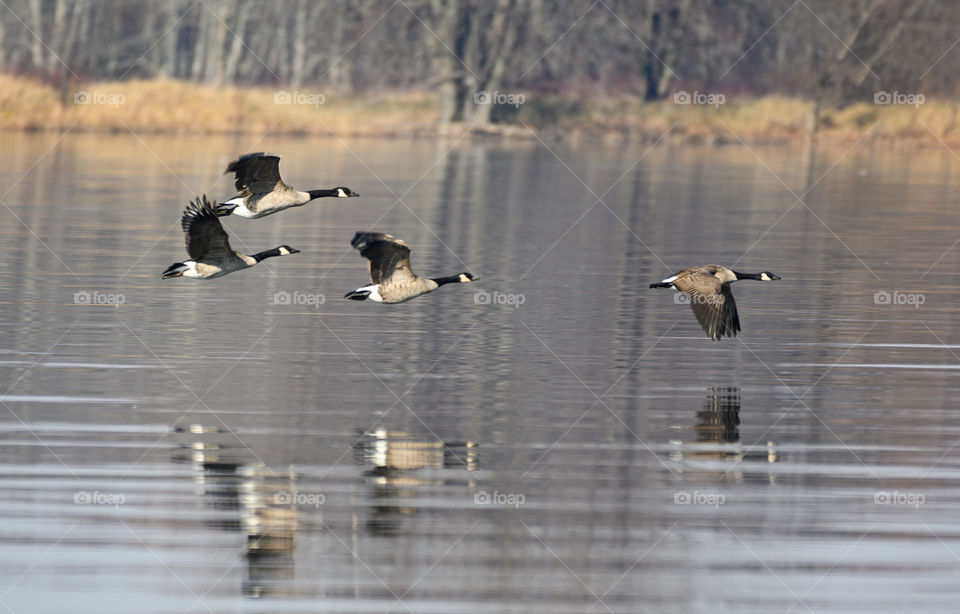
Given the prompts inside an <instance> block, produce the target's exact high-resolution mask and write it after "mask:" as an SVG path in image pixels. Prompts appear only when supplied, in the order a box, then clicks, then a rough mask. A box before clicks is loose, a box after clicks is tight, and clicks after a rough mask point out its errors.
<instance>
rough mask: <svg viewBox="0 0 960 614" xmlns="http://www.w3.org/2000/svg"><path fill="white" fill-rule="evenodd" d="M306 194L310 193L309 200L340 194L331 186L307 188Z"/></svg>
mask: <svg viewBox="0 0 960 614" xmlns="http://www.w3.org/2000/svg"><path fill="white" fill-rule="evenodd" d="M307 194H309V195H310V200H313V199H314V198H326V197H336V196H339V195H340V194H339V192H337V189H336V188H331V189H329V190H307Z"/></svg>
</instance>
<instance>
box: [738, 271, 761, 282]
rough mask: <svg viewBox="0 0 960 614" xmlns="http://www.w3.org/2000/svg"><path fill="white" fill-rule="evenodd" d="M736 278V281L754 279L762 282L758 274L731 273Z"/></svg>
mask: <svg viewBox="0 0 960 614" xmlns="http://www.w3.org/2000/svg"><path fill="white" fill-rule="evenodd" d="M733 274H734V275H736V276H737V279H755V280H757V281H763V277H761V276H760V273H738V272H736V271H734V272H733Z"/></svg>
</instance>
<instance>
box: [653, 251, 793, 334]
mask: <svg viewBox="0 0 960 614" xmlns="http://www.w3.org/2000/svg"><path fill="white" fill-rule="evenodd" d="M739 279H755V280H757V281H776V280H778V279H780V277H779V276H778V275H774V274H773V273H771V272H770V271H764V272H762V273H738V272H736V271H732V270H730V269H728V268H726V267H722V266H719V265H716V264H706V265H703V266H695V267H691V268H689V269H686V270H685V271H680V272H679V273H677V274H676V275H671V276H670V277H668V278H666V279H664V280H663V281H661V282H660V283H658V284H650V287H651V288H673V289H674V290H679V291H680V292H683V293H684V294H686V295H687V297H688V299H689V300H690V307H691V308H693V315H695V316H696V317H697V322H700V326H702V327H703V331H704V332H705V333H707V337H710V338H711V339H716V340H717V341H719V340H720V338H721V337H723V336H724V335H726V336H728V337H736V335H737V333H738V332H739V331H740V318H739V317H738V316H737V303H736V302H735V301H734V300H733V293H731V292H730V284H732V283H733V282H735V281H737V280H739Z"/></svg>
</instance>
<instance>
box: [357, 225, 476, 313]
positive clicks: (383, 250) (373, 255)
mask: <svg viewBox="0 0 960 614" xmlns="http://www.w3.org/2000/svg"><path fill="white" fill-rule="evenodd" d="M350 245H351V246H353V247H354V248H355V249H357V250H359V251H360V255H361V256H363V257H364V258H366V259H367V271H368V273H369V274H370V285H369V286H364V287H362V288H357V289H356V290H354V291H352V292H348V293H347V294H346V296H344V298H349V299H353V300H359V301H362V300H364V299H367V298H369V299H371V300H372V301H374V302H377V303H405V302H406V301H409V300H410V299H413V298H416V297H418V296H420V295H421V294H427V293H429V292H433V291H434V290H436V289H437V288H439V287H440V286H442V285H444V284H447V283H455V282H456V283H468V282H471V281H473V280H474V277H473V275H471V274H470V273H460V274H459V275H451V276H449V277H438V278H435V279H431V278H428V277H418V276H417V275H416V274H415V273H414V272H413V269H412V268H411V267H410V247H409V246H407V244H406V243H404V242H403V241H402V240H401V239H398V238H396V237H394V236H392V235H388V234H385V233H382V232H358V233H356V234H355V235H354V237H353V240H352V241H351V242H350Z"/></svg>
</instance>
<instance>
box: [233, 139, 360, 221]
mask: <svg viewBox="0 0 960 614" xmlns="http://www.w3.org/2000/svg"><path fill="white" fill-rule="evenodd" d="M224 172H226V173H234V174H235V176H236V181H235V182H234V185H236V186H237V191H238V192H239V194H238V195H237V196H235V197H234V198H231V199H230V200H228V201H227V202H225V203H222V204H221V205H220V206H219V207H217V215H230V214H233V215H239V216H240V217H245V218H251V219H254V218H258V217H263V216H265V215H270V214H272V213H277V212H278V211H283V210H284V209H289V208H290V207H300V206H301V205H305V204H307V203H308V202H310V201H311V200H313V199H314V198H323V197H325V196H331V197H335V198H350V197H354V196H360V195H359V194H357V193H356V192H354V191H353V190H351V189H350V188H346V187H342V186H341V187H336V188H331V189H329V190H307V191H306V192H302V191H300V190H294V189H293V188H292V187H291V186H288V185H287V184H285V183H284V182H283V179H281V178H280V156H278V155H276V154H268V153H263V152H260V153H252V154H247V155H245V156H240V157H239V158H237V159H236V160H234V161H233V162H231V163H230V165H229V166H227V170H226V171H224Z"/></svg>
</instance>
